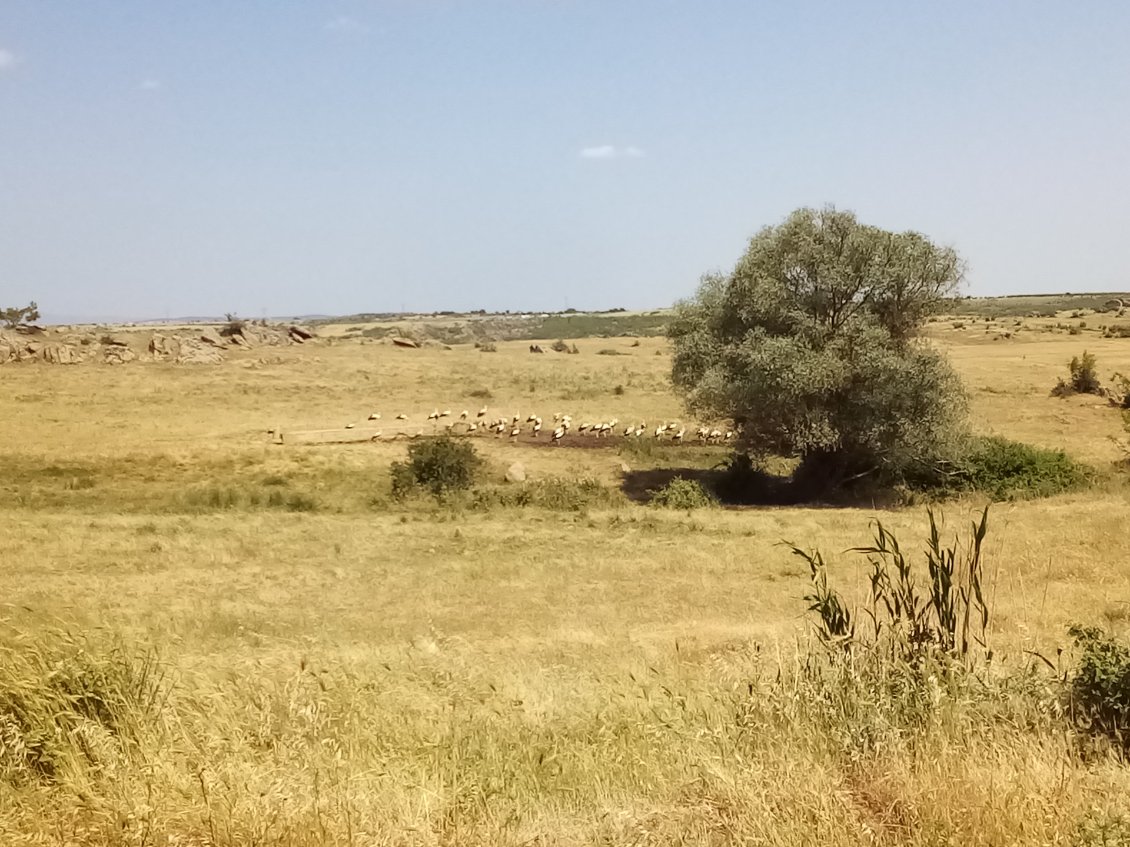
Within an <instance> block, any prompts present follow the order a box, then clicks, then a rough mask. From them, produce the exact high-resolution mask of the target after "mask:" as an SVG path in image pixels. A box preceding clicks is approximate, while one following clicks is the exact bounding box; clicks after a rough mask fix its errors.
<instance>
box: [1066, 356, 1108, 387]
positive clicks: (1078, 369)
mask: <svg viewBox="0 0 1130 847" xmlns="http://www.w3.org/2000/svg"><path fill="white" fill-rule="evenodd" d="M1096 364H1097V362H1096V359H1095V356H1094V354H1093V353H1088V352H1087V351H1086V350H1084V351H1083V356H1082V358H1080V357H1078V356H1072V357H1071V361H1070V362H1069V363H1068V365H1067V367H1068V370H1069V371H1070V373H1071V387H1072V389H1074V390H1075V391H1077V392H1079V393H1080V394H1099V393H1100V392H1101V391H1102V386H1101V384H1100V383H1099V374H1098V370H1097V369H1096Z"/></svg>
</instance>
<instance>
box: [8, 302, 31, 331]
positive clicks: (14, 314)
mask: <svg viewBox="0 0 1130 847" xmlns="http://www.w3.org/2000/svg"><path fill="white" fill-rule="evenodd" d="M37 320H39V307H38V306H37V305H36V304H35V301H34V300H32V301H31V302H30V303H28V304H27V305H26V306H24V307H22V308H19V307H16V306H9V307H7V308H4V309H0V323H3V324H4V326H6V327H7V328H8V329H15V328H16V327H18V326H20V325H22V324H31V323H35V322H36V321H37Z"/></svg>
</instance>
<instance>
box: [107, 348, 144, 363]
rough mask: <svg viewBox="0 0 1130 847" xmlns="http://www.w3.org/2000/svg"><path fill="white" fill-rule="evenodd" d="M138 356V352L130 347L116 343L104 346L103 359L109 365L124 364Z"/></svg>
mask: <svg viewBox="0 0 1130 847" xmlns="http://www.w3.org/2000/svg"><path fill="white" fill-rule="evenodd" d="M136 358H137V354H136V353H134V352H133V351H132V350H130V349H129V348H128V347H118V346H116V345H114V346H109V347H103V348H102V361H104V362H105V363H106V364H107V365H124V364H125V363H126V362H132V361H133V360H134V359H136Z"/></svg>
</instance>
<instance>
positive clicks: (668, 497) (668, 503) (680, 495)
mask: <svg viewBox="0 0 1130 847" xmlns="http://www.w3.org/2000/svg"><path fill="white" fill-rule="evenodd" d="M716 502H717V501H716V500H715V499H714V498H713V497H712V496H711V495H710V494H709V493H708V492H707V491H706V489H704V488H703V487H702V483H700V482H698V481H696V480H693V479H683V478H682V477H675V478H674V479H673V480H671V481H670V482H669V483H667V484H666V485H665V486H663V487H662V488H660V489H658V490H657V491H655V493H654V494H652V497H651V503H652V505H655V506H662V507H664V508H667V509H684V510H689V509H704V508H706V507H708V506H713V505H715V503H716Z"/></svg>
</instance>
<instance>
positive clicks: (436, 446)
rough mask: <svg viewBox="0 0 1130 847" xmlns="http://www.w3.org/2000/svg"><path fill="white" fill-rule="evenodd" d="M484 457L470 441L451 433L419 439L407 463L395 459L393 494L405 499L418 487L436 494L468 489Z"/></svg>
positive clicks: (410, 451) (413, 446)
mask: <svg viewBox="0 0 1130 847" xmlns="http://www.w3.org/2000/svg"><path fill="white" fill-rule="evenodd" d="M481 465H482V460H481V459H480V458H479V457H478V454H476V453H475V448H474V445H472V444H471V443H470V442H468V441H457V440H455V439H453V438H451V437H449V436H446V435H445V436H441V437H439V438H431V439H428V440H426V441H417V442H416V443H414V444H412V445H411V446H409V448H408V461H407V462H393V463H392V467H391V468H390V472H391V476H392V494H393V496H394V497H395V498H397V499H404V498H405V497H407V496H408V495H409V494H411V493H412V492H413V491H415V490H416V489H424V490H426V491H428V492H429V493H431V494H433V495H435V496H436V497H442V496H443V495H445V494H448V493H450V492H453V491H466V490H467V489H469V488H470V487H471V486H472V485H474V483H475V475H476V473H477V472H478V470H479V467H480V466H481Z"/></svg>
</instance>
